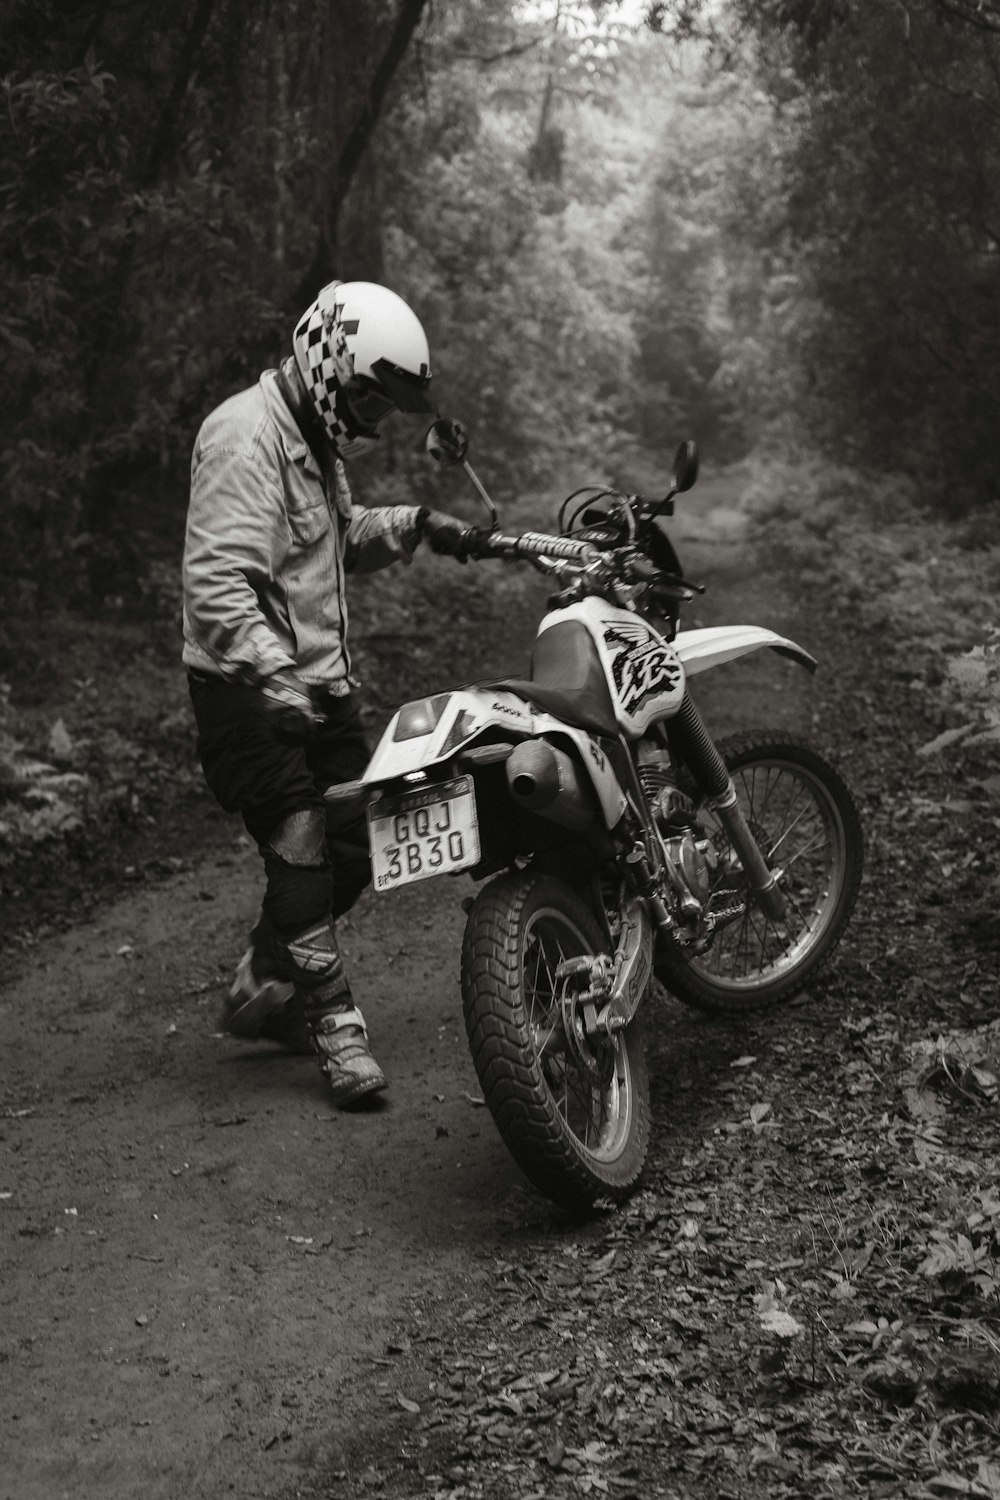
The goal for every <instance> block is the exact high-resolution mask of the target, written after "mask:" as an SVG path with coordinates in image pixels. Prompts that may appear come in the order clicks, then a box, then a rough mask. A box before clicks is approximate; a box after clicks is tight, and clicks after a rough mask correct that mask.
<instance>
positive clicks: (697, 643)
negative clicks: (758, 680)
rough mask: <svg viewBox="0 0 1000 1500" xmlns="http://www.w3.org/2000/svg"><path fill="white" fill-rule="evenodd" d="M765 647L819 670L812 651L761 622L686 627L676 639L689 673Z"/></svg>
mask: <svg viewBox="0 0 1000 1500" xmlns="http://www.w3.org/2000/svg"><path fill="white" fill-rule="evenodd" d="M765 646H769V647H770V649H771V650H772V651H776V652H777V653H778V655H779V656H784V657H787V658H788V659H789V660H790V661H796V662H798V663H799V665H800V666H802V667H805V668H806V670H807V671H809V672H815V670H816V666H817V662H816V658H815V657H814V656H810V654H809V652H808V651H805V650H804V649H803V648H802V647H801V646H798V645H796V643H795V642H794V641H789V640H786V638H785V637H784V636H783V635H776V634H775V633H774V631H773V630H766V629H765V628H764V627H763V626H761V625H712V626H709V627H708V628H707V629H705V630H682V631H679V632H678V634H677V635H676V636H675V637H674V641H673V647H674V650H675V651H676V652H677V655H678V656H679V657H680V659H681V661H682V662H683V663H684V670H685V672H687V674H688V675H689V676H695V675H696V674H697V673H698V672H707V671H709V670H710V668H712V667H721V666H724V665H725V663H726V662H729V661H736V660H737V659H738V658H739V657H741V656H749V654H750V653H751V652H752V651H762V650H763V649H764V647H765Z"/></svg>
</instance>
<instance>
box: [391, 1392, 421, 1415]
mask: <svg viewBox="0 0 1000 1500" xmlns="http://www.w3.org/2000/svg"><path fill="white" fill-rule="evenodd" d="M396 1404H397V1406H401V1407H402V1408H403V1410H404V1411H408V1412H411V1413H412V1414H413V1415H414V1416H416V1415H417V1413H418V1412H419V1411H420V1407H419V1406H418V1405H417V1403H416V1402H415V1401H411V1400H410V1399H409V1397H408V1396H404V1395H403V1393H402V1391H397V1392H396Z"/></svg>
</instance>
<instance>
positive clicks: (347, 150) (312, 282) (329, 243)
mask: <svg viewBox="0 0 1000 1500" xmlns="http://www.w3.org/2000/svg"><path fill="white" fill-rule="evenodd" d="M427 4H428V0H402V3H401V5H400V8H399V11H398V13H397V15H396V20H395V23H394V25H393V28H392V32H391V34H390V36H389V40H388V42H387V44H386V48H385V51H384V52H383V54H382V57H381V58H380V60H379V63H378V66H377V67H376V69H375V71H374V73H373V74H372V77H371V82H370V83H369V85H368V87H367V89H366V90H365V93H364V96H363V98H362V100H361V103H360V105H359V107H358V111H357V114H356V116H355V118H354V122H353V124H352V125H351V128H350V129H349V131H348V133H347V136H346V137H345V139H344V143H343V145H342V146H341V149H340V154H339V155H338V157H337V162H336V166H335V168H334V171H333V174H332V177H331V180H330V184H329V189H328V193H327V200H328V202H329V204H330V209H329V212H328V215H327V218H326V222H325V223H323V224H321V225H320V229H319V234H318V236H317V240H316V248H315V250H314V252H313V258H312V262H311V264H310V266H309V268H308V270H307V271H306V273H305V275H304V276H303V278H302V280H301V281H300V282H299V285H298V286H297V287H296V289H295V292H294V294H293V298H292V305H293V308H294V310H295V311H299V310H300V309H301V308H302V307H304V306H305V305H306V304H307V303H308V302H310V301H311V300H312V299H313V297H315V295H316V293H317V292H318V291H319V289H320V287H322V286H324V285H325V284H326V282H328V281H331V280H332V279H333V277H334V276H335V275H336V274H337V271H338V264H337V262H338V252H339V249H340V243H339V241H340V222H341V213H342V211H343V206H344V200H345V198H346V197H347V194H348V193H349V191H350V189H351V186H352V184H353V182H354V180H355V177H356V175H357V171H358V168H359V166H360V165H361V162H362V160H363V158H364V154H365V152H366V150H367V149H368V146H369V144H370V143H371V140H372V138H373V136H374V134H375V131H376V128H377V126H378V122H379V119H380V117H381V114H382V110H383V107H384V105H385V100H386V95H387V94H388V91H389V85H390V84H391V82H392V80H393V77H394V76H395V73H396V70H397V69H398V67H399V65H400V63H401V62H402V60H403V58H404V57H405V55H406V52H407V49H408V47H409V45H410V42H411V41H412V39H413V34H414V32H415V31H416V29H417V27H418V25H419V24H420V21H421V19H422V17H423V14H424V12H425V11H426V9H427Z"/></svg>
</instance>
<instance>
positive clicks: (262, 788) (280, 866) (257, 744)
mask: <svg viewBox="0 0 1000 1500" xmlns="http://www.w3.org/2000/svg"><path fill="white" fill-rule="evenodd" d="M188 681H189V687H190V692H191V702H192V704H193V707H194V714H195V719H196V721H197V725H198V755H199V758H200V760H201V764H202V769H203V771H204V773H205V780H206V782H207V783H208V786H209V789H210V791H211V792H212V794H213V795H214V797H215V798H216V800H217V801H218V803H219V805H220V806H221V807H222V808H224V809H225V811H226V812H239V813H241V814H242V816H243V822H244V824H245V826H246V829H247V832H248V833H249V834H250V837H251V838H252V839H253V840H254V842H255V843H256V844H257V846H258V848H259V849H260V852H261V855H262V856H263V859H264V868H265V873H266V877H267V891H266V894H265V897H264V906H263V910H264V914H265V917H266V918H267V919H268V921H269V923H270V925H271V926H272V927H273V928H274V930H275V932H276V933H277V934H278V935H279V936H280V937H282V938H285V937H287V936H288V935H290V934H293V933H295V932H298V931H301V930H302V929H303V928H304V927H306V926H308V925H309V924H310V923H313V922H315V921H317V920H318V919H319V918H321V917H323V916H332V917H338V916H340V915H342V913H344V912H345V911H347V910H348V909H349V908H350V907H351V906H353V905H354V902H355V901H356V900H357V899H358V896H359V895H360V894H361V892H362V891H363V890H364V888H365V886H366V885H367V884H368V882H369V880H370V879H371V865H370V862H369V856H368V834H367V827H366V823H365V818H364V815H363V814H362V815H361V816H360V817H359V816H358V815H357V814H356V813H355V814H354V815H353V816H351V815H348V816H347V817H345V816H344V814H343V812H341V811H339V810H337V809H334V808H333V807H332V806H331V805H329V804H327V803H326V802H324V800H323V792H324V791H325V790H326V788H327V787H329V786H333V785H336V784H339V783H341V782H345V781H353V780H355V779H356V778H357V777H359V776H360V775H361V773H362V772H363V771H364V769H365V766H366V765H367V764H368V753H369V752H368V746H367V743H366V741H365V737H364V732H363V730H362V727H361V716H360V714H359V712H358V708H357V705H356V704H355V703H354V701H353V699H351V698H350V697H349V696H348V697H343V698H335V697H332V696H330V697H328V698H327V699H325V701H324V703H323V710H324V714H325V721H324V722H323V723H321V724H320V725H318V726H317V728H316V730H315V733H314V734H313V735H312V736H311V737H310V739H309V742H308V743H307V744H292V743H290V742H288V741H286V740H284V739H281V738H279V737H278V735H277V734H276V733H275V730H274V725H273V721H272V720H271V719H270V717H269V716H268V714H267V713H266V711H265V710H264V709H263V707H262V706H261V703H260V698H259V696H258V694H257V693H256V692H255V691H254V690H253V689H252V688H248V687H244V686H242V685H241V684H239V683H234V682H230V681H228V680H226V679H224V678H221V677H214V676H211V675H209V674H207V673H202V672H189V674H188ZM310 809H311V810H315V811H317V812H322V813H323V815H324V817H325V820H326V840H325V852H324V853H323V854H321V855H320V861H321V862H320V864H319V865H318V866H317V865H314V864H309V865H306V866H305V867H304V866H303V865H302V864H301V863H296V862H294V861H292V862H289V861H288V860H286V859H284V858H281V857H278V856H277V855H275V853H274V851H273V850H271V849H270V848H269V840H270V839H271V838H272V837H273V836H275V835H276V834H277V832H278V830H279V829H280V828H281V825H282V824H283V823H284V822H285V820H286V819H287V818H289V817H290V816H291V814H293V813H301V812H304V811H306V810H310Z"/></svg>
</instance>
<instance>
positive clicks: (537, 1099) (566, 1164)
mask: <svg viewBox="0 0 1000 1500" xmlns="http://www.w3.org/2000/svg"><path fill="white" fill-rule="evenodd" d="M606 946H607V944H606V941H604V940H603V939H602V936H601V930H600V927H599V925H598V923H597V921H596V919H595V917H594V915H593V913H592V912H591V910H590V908H589V907H588V906H587V904H586V902H584V901H583V900H582V899H581V898H580V897H579V896H578V895H577V894H576V893H575V892H574V891H573V890H571V889H570V887H569V886H567V885H564V884H563V883H562V882H561V881H559V880H555V879H553V878H552V877H551V876H548V875H542V874H537V873H532V872H527V873H521V872H511V873H509V874H504V875H500V876H498V877H497V878H496V879H495V880H493V881H491V882H490V884H489V885H488V886H486V887H485V888H484V889H483V890H482V891H480V893H479V895H478V896H477V898H476V900H475V903H474V904H473V907H472V910H471V911H470V913H469V919H468V922H467V925H466V929H465V939H464V942H463V945H462V998H463V1002H464V1008H465V1027H466V1032H467V1033H468V1038H469V1047H470V1050H471V1052H472V1061H473V1065H474V1066H475V1069H476V1073H477V1075H478V1077H479V1081H480V1083H481V1084H482V1089H483V1095H484V1097H485V1100H486V1103H487V1105H488V1107H489V1110H490V1113H491V1114H492V1116H493V1119H494V1121H495V1122H496V1126H497V1129H498V1130H499V1132H500V1135H501V1136H502V1138H503V1140H504V1143H505V1144H506V1146H507V1148H508V1150H509V1151H510V1153H511V1155H512V1156H513V1157H514V1160H515V1161H516V1162H517V1164H518V1166H519V1167H520V1168H521V1170H522V1171H523V1172H524V1174H525V1175H526V1176H527V1177H528V1178H529V1179H530V1180H531V1181H532V1182H533V1183H534V1185H535V1186H536V1187H537V1188H538V1189H539V1191H540V1192H542V1193H544V1194H545V1196H546V1197H548V1198H551V1199H553V1201H554V1202H556V1203H559V1204H562V1205H563V1206H564V1207H567V1208H573V1209H581V1208H587V1207H590V1206H591V1205H593V1204H594V1203H595V1202H596V1201H597V1199H599V1198H611V1199H614V1200H621V1199H623V1198H625V1197H626V1196H627V1195H628V1194H629V1193H630V1192H631V1191H632V1189H633V1188H634V1186H635V1184H636V1182H637V1181H638V1178H639V1174H640V1172H641V1171H642V1167H643V1163H644V1162H645V1159H646V1150H647V1147H648V1145H649V1077H648V1074H647V1071H646V1059H645V1052H644V1049H643V1046H642V1040H641V1035H640V1031H639V1026H638V1021H637V1019H633V1020H632V1022H631V1023H630V1025H629V1026H627V1027H626V1028H625V1030H624V1031H621V1032H618V1033H617V1034H616V1035H615V1036H614V1037H613V1038H612V1037H604V1038H601V1039H600V1040H598V1041H596V1042H595V1041H594V1040H593V1039H590V1038H587V1037H586V1035H585V1034H584V1031H583V1027H582V1023H581V1022H579V1020H578V1018H577V1020H576V1021H574V1017H575V1016H576V1012H575V1008H574V1007H573V1005H572V1002H571V1001H569V1002H568V1003H564V1001H565V1000H566V997H565V995H564V988H565V985H566V983H567V981H566V979H563V978H558V977H557V973H556V971H557V969H558V968H559V966H560V964H562V963H563V962H564V961H565V960H566V959H571V958H576V957H579V956H581V955H588V954H597V953H600V952H601V951H602V949H605V948H606ZM567 1028H569V1031H568V1030H567Z"/></svg>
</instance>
